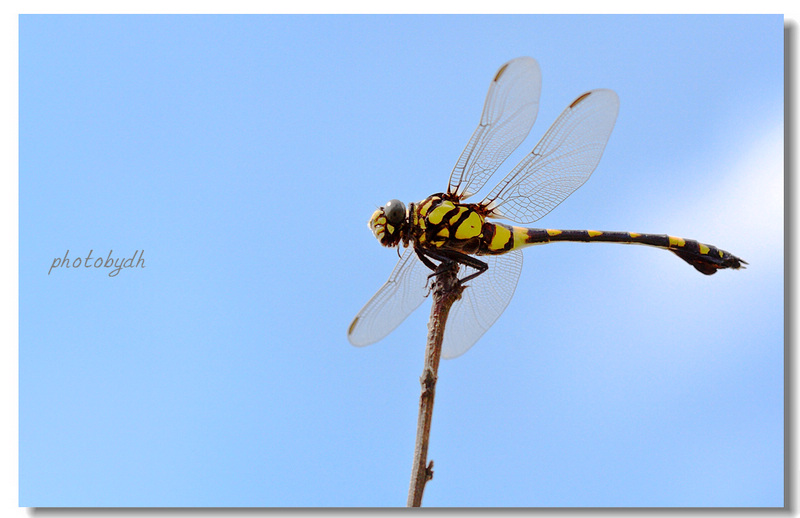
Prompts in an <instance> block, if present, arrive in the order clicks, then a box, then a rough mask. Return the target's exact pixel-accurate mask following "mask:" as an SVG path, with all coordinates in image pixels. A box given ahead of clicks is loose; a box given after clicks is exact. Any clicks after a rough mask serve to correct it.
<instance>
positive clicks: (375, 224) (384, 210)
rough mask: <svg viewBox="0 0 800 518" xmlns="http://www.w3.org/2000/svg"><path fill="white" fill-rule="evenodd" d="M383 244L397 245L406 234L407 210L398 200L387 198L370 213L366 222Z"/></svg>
mask: <svg viewBox="0 0 800 518" xmlns="http://www.w3.org/2000/svg"><path fill="white" fill-rule="evenodd" d="M367 225H368V226H369V229H370V230H372V233H373V234H375V237H376V238H378V241H380V242H381V244H382V245H383V246H397V245H398V244H400V241H401V240H402V239H403V238H404V237H405V236H406V235H407V234H406V229H407V227H408V211H406V206H405V205H404V204H403V202H402V201H400V200H389V201H388V202H386V206H384V207H380V208H379V209H378V210H376V211H375V212H373V213H372V217H370V218H369V222H368V223H367Z"/></svg>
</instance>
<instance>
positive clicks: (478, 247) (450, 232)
mask: <svg viewBox="0 0 800 518" xmlns="http://www.w3.org/2000/svg"><path fill="white" fill-rule="evenodd" d="M410 216H411V221H410V232H411V238H412V240H413V241H414V242H415V243H416V244H417V245H418V246H420V247H422V248H424V249H428V250H456V251H459V252H463V253H465V254H471V255H478V256H481V255H497V254H503V253H506V252H508V251H509V250H515V249H518V248H523V247H526V246H531V245H540V244H545V243H554V242H557V241H572V242H585V243H590V242H606V243H624V244H638V245H647V246H654V247H658V248H663V249H665V250H669V251H671V252H673V253H674V254H675V255H677V256H678V257H680V258H681V259H683V260H684V261H686V262H687V263H689V264H691V265H692V266H694V267H695V268H696V269H697V270H698V271H699V272H702V273H704V274H706V275H711V274H713V273H715V272H716V271H717V270H721V269H725V268H734V269H737V268H742V265H743V264H747V262H746V261H744V260H742V259H740V258H738V257H736V256H735V255H733V254H731V253H729V252H726V251H725V250H721V249H719V248H717V247H715V246H712V245H707V244H704V243H700V242H698V241H695V240H693V239H684V238H680V237H674V236H669V235H667V234H640V233H637V232H608V231H600V230H554V229H545V228H525V227H517V226H512V225H505V224H503V223H492V222H490V221H487V220H486V214H485V213H484V212H482V207H481V206H480V205H476V204H469V203H458V202H455V201H452V200H449V199H447V198H446V197H445V196H444V195H442V194H434V195H433V196H430V197H428V198H426V199H425V200H423V201H421V202H420V203H418V204H415V205H414V206H413V210H412V211H411V215H410Z"/></svg>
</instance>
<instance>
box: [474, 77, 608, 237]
mask: <svg viewBox="0 0 800 518" xmlns="http://www.w3.org/2000/svg"><path fill="white" fill-rule="evenodd" d="M618 112H619V97H617V94H616V93H614V92H613V91H611V90H592V91H590V92H587V93H585V94H583V95H581V96H580V97H578V98H577V99H576V100H575V101H573V102H572V104H570V105H569V107H568V108H567V109H566V110H564V112H563V113H562V114H561V115H560V116H559V117H558V119H556V121H555V122H554V123H553V125H552V126H551V127H550V129H549V130H547V133H545V134H544V136H543V137H542V140H540V141H539V143H538V144H536V147H535V148H534V149H533V151H532V152H531V153H530V154H529V155H528V156H527V157H525V158H524V159H523V160H522V162H520V163H519V165H517V167H515V168H514V169H513V170H512V171H511V172H510V173H508V176H506V177H505V179H503V181H502V182H500V183H499V184H498V185H497V187H495V188H494V190H492V192H490V193H489V194H488V195H487V196H486V198H485V199H484V200H483V201H482V202H481V203H482V204H483V205H485V206H486V207H487V208H488V209H489V210H490V211H491V212H490V216H492V217H496V218H505V219H509V220H511V221H516V222H518V223H522V224H527V223H532V222H534V221H536V220H538V219H539V218H541V217H542V216H544V215H545V214H547V213H548V212H550V211H551V210H553V209H554V208H555V207H556V206H557V205H558V204H559V203H561V202H562V201H564V200H565V199H566V198H567V197H568V196H569V195H570V194H572V193H573V192H575V190H576V189H577V188H578V187H580V186H581V185H583V184H584V183H585V182H586V180H588V179H589V176H591V174H592V172H593V171H594V169H595V168H596V167H597V164H598V162H600V157H602V156H603V150H604V149H605V147H606V143H607V142H608V138H609V136H611V131H612V130H613V129H614V123H615V122H616V120H617V113H618Z"/></svg>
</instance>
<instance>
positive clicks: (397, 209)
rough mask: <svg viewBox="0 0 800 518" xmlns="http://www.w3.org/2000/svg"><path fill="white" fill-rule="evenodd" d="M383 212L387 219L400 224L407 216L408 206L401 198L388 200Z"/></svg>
mask: <svg viewBox="0 0 800 518" xmlns="http://www.w3.org/2000/svg"><path fill="white" fill-rule="evenodd" d="M383 212H384V214H386V220H387V221H389V223H393V224H395V225H399V224H400V223H402V222H403V220H404V219H405V218H406V206H405V205H403V202H402V201H400V200H389V201H388V202H386V207H384V208H383Z"/></svg>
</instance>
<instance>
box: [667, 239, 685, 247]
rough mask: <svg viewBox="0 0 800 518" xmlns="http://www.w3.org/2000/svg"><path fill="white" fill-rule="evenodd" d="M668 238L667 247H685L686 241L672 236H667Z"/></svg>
mask: <svg viewBox="0 0 800 518" xmlns="http://www.w3.org/2000/svg"><path fill="white" fill-rule="evenodd" d="M668 237H669V246H678V247H680V246H685V245H686V240H685V239H683V238H680V237H673V236H668Z"/></svg>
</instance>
